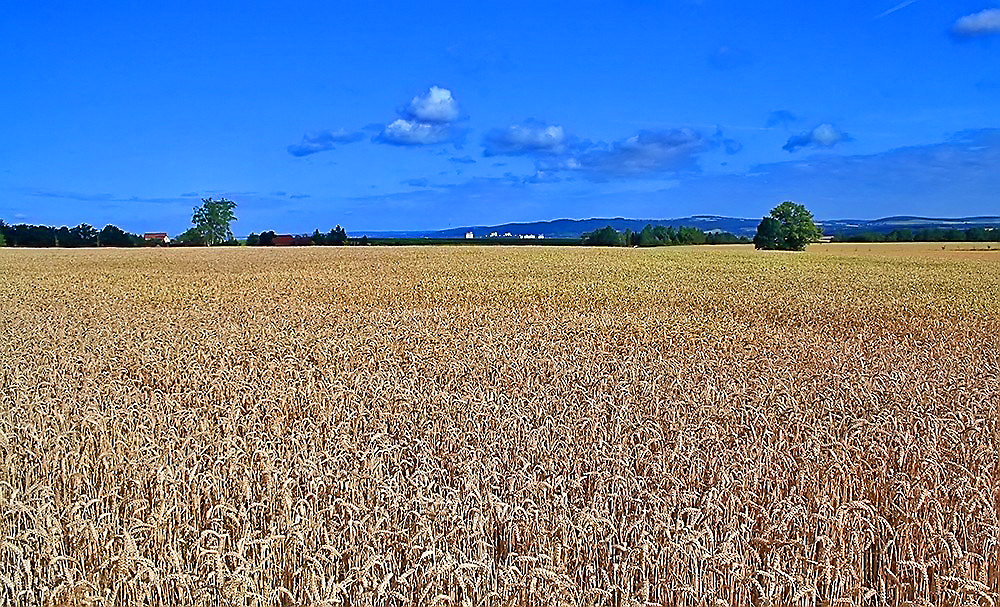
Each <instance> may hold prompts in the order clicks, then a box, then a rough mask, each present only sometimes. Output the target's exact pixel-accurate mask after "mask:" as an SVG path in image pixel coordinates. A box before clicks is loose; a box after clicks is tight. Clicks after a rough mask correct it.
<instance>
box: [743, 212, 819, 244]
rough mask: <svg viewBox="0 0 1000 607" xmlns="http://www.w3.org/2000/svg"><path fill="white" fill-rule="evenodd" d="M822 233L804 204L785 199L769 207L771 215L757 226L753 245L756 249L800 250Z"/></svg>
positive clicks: (817, 238)
mask: <svg viewBox="0 0 1000 607" xmlns="http://www.w3.org/2000/svg"><path fill="white" fill-rule="evenodd" d="M822 235H823V233H822V232H821V231H820V229H819V228H818V227H816V223H815V222H814V221H813V216H812V213H810V212H809V211H808V210H807V209H806V207H805V206H804V205H801V204H796V203H794V202H791V201H785V202H783V203H781V204H779V205H778V206H776V207H774V208H773V209H771V216H770V217H765V218H764V219H763V220H762V221H761V222H760V225H758V226H757V235H756V236H755V237H754V246H756V247H757V248H758V249H782V250H786V251H802V250H804V249H805V248H806V245H807V244H809V243H810V242H816V241H817V240H819V239H820V237H821V236H822Z"/></svg>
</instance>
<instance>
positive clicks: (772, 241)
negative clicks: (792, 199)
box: [753, 217, 785, 251]
mask: <svg viewBox="0 0 1000 607" xmlns="http://www.w3.org/2000/svg"><path fill="white" fill-rule="evenodd" d="M753 246H754V247H756V248H758V249H766V250H769V251H773V250H777V249H783V248H785V247H784V240H783V239H782V237H781V222H780V221H778V220H777V219H774V218H773V217H765V218H763V219H761V220H760V223H759V224H757V234H756V236H754V237H753Z"/></svg>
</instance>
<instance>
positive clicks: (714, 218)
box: [351, 215, 1000, 238]
mask: <svg viewBox="0 0 1000 607" xmlns="http://www.w3.org/2000/svg"><path fill="white" fill-rule="evenodd" d="M758 223H760V218H756V219H751V218H745V217H725V216H721V215H692V216H690V217H678V218H675V219H627V218H624V217H612V218H591V219H553V220H549V221H531V222H519V223H502V224H499V225H493V226H467V227H460V228H449V229H446V230H426V231H405V232H385V231H377V232H374V231H366V232H358V233H357V234H356V235H357V236H361V235H364V234H367V235H368V236H372V237H387V238H391V237H398V238H463V237H465V235H466V233H468V232H472V233H473V235H474V236H475V238H487V237H489V236H490V235H491V234H493V233H494V232H495V233H496V234H497V236H501V237H502V236H503V235H504V234H510V235H511V236H515V237H516V236H522V235H526V234H534V235H542V236H544V237H545V238H579V237H580V236H581V235H582V234H584V233H585V232H593V231H594V230H599V229H601V228H603V227H605V226H611V227H612V228H614V229H616V230H618V231H620V232H622V231H625V230H632V231H633V232H637V231H639V230H642V229H643V228H644V227H646V225H653V226H664V227H674V228H680V227H692V228H699V229H701V230H704V231H706V232H711V231H720V232H729V233H731V234H736V235H737V236H753V235H754V234H755V233H756V232H757V224H758ZM816 223H817V224H818V225H819V226H820V228H821V229H822V230H823V233H824V234H826V235H828V236H833V235H835V234H857V233H859V232H880V233H888V232H891V231H893V230H900V229H904V228H909V229H911V230H917V229H925V228H960V229H968V228H989V227H996V228H1000V216H993V215H984V216H977V217H916V216H910V215H898V216H893V217H883V218H881V219H830V220H823V221H817V222H816ZM351 235H352V236H355V234H353V233H352V234H351Z"/></svg>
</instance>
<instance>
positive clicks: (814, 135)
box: [781, 124, 851, 152]
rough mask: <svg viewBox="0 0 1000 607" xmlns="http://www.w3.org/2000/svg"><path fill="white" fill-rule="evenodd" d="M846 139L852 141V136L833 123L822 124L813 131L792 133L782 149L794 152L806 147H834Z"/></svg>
mask: <svg viewBox="0 0 1000 607" xmlns="http://www.w3.org/2000/svg"><path fill="white" fill-rule="evenodd" d="M844 141H851V136H850V135H848V134H847V133H845V132H843V131H840V130H838V129H837V127H835V126H833V125H832V124H821V125H819V126H817V127H816V128H814V129H813V130H811V131H806V132H805V133H800V134H798V135H792V136H791V137H789V138H788V142H787V143H785V145H784V146H782V148H781V149H783V150H786V151H788V152H794V151H796V150H797V149H799V148H805V147H814V148H832V147H833V146H835V145H837V144H838V143H841V142H844Z"/></svg>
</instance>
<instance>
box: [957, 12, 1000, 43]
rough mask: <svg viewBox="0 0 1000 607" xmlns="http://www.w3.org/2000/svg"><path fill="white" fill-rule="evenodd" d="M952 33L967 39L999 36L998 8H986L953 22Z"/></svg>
mask: <svg viewBox="0 0 1000 607" xmlns="http://www.w3.org/2000/svg"><path fill="white" fill-rule="evenodd" d="M952 31H953V32H955V33H956V34H958V35H959V36H967V37H972V36H986V35H988V34H1000V8H988V9H986V10H984V11H980V12H978V13H973V14H971V15H966V16H965V17H962V18H961V19H959V20H958V21H956V22H955V26H954V27H953V28H952Z"/></svg>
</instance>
